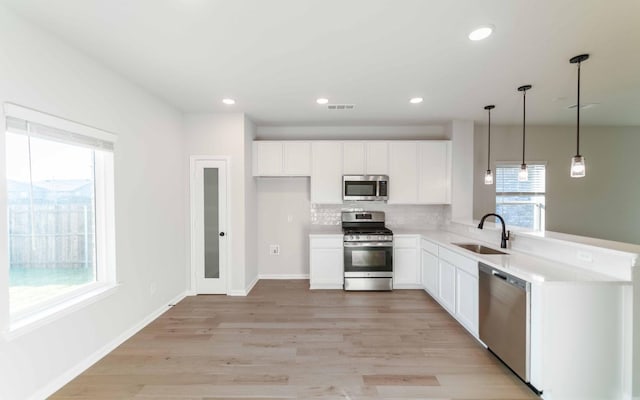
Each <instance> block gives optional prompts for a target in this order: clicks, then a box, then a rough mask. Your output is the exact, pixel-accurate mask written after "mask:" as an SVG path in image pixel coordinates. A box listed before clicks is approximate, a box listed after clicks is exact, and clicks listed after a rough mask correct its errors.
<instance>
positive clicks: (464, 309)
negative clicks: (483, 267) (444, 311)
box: [456, 268, 479, 337]
mask: <svg viewBox="0 0 640 400" xmlns="http://www.w3.org/2000/svg"><path fill="white" fill-rule="evenodd" d="M478 307H479V304H478V277H477V276H473V275H471V274H469V273H467V272H465V271H464V270H462V269H458V268H456V318H457V319H458V321H460V323H461V324H462V325H464V327H465V328H467V330H468V331H469V332H471V333H472V334H473V335H474V336H476V337H477V336H478Z"/></svg>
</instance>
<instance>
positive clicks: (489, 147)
mask: <svg viewBox="0 0 640 400" xmlns="http://www.w3.org/2000/svg"><path fill="white" fill-rule="evenodd" d="M488 111H489V140H488V146H487V148H488V149H489V150H488V152H487V171H489V170H490V169H491V109H489V110H488Z"/></svg>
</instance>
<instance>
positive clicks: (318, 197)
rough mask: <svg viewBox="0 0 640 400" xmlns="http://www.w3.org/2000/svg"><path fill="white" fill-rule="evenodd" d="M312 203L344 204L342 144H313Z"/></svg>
mask: <svg viewBox="0 0 640 400" xmlns="http://www.w3.org/2000/svg"><path fill="white" fill-rule="evenodd" d="M311 202H312V203H319V204H342V142H313V143H312V144H311Z"/></svg>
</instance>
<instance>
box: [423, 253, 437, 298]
mask: <svg viewBox="0 0 640 400" xmlns="http://www.w3.org/2000/svg"><path fill="white" fill-rule="evenodd" d="M421 258H422V286H423V287H424V289H425V290H426V291H427V292H428V293H429V294H430V295H431V296H432V297H437V296H438V257H436V256H434V255H433V254H431V253H429V252H428V251H426V250H422V257H421Z"/></svg>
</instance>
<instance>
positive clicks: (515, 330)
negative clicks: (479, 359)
mask: <svg viewBox="0 0 640 400" xmlns="http://www.w3.org/2000/svg"><path fill="white" fill-rule="evenodd" d="M478 268H479V271H480V274H479V285H480V287H479V297H480V299H479V300H480V312H479V323H480V340H482V341H483V342H484V344H486V345H487V346H488V347H489V350H491V352H492V353H493V354H495V355H496V356H498V357H499V358H500V359H501V360H502V361H503V362H504V363H505V364H506V365H507V366H508V367H509V368H511V370H512V371H513V372H515V373H516V374H517V375H518V376H520V378H521V379H522V380H523V381H525V382H527V383H528V382H529V379H530V378H529V366H530V362H529V360H530V358H529V356H530V338H529V335H530V326H529V324H530V309H531V305H530V304H531V300H530V294H531V284H530V283H529V282H527V281H524V280H522V279H519V278H516V277H515V276H512V275H509V274H507V273H504V272H502V271H500V270H497V269H495V268H493V267H490V266H488V265H486V264H483V263H479V265H478Z"/></svg>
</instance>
